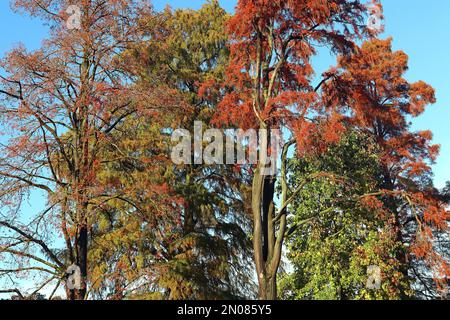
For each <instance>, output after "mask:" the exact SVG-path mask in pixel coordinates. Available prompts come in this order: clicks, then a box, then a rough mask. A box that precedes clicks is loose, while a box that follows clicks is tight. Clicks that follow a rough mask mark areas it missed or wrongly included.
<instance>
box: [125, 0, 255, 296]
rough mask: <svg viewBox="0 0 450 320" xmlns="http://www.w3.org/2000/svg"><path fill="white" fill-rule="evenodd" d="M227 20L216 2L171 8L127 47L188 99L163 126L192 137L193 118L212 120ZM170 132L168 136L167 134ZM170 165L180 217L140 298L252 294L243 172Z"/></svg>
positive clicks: (147, 70)
mask: <svg viewBox="0 0 450 320" xmlns="http://www.w3.org/2000/svg"><path fill="white" fill-rule="evenodd" d="M228 19H229V15H228V14H227V13H226V12H225V10H223V9H222V8H221V7H220V6H219V3H218V1H210V2H208V3H206V4H205V5H203V6H202V8H200V9H199V10H191V9H183V10H182V9H178V10H172V9H170V8H166V9H165V10H164V11H162V12H161V13H160V14H158V17H157V19H150V20H146V21H145V24H146V25H147V29H146V30H147V31H148V34H147V35H148V38H149V40H148V41H146V42H145V43H143V44H138V45H137V46H136V48H135V49H134V50H130V51H129V52H127V55H126V57H125V59H127V61H128V63H129V64H130V63H131V64H133V65H134V68H136V70H137V72H136V74H138V75H139V77H140V80H139V81H142V82H148V83H152V82H153V81H154V79H155V78H156V79H163V80H162V81H163V82H165V83H166V84H167V85H168V86H170V87H171V88H173V89H174V90H177V92H179V94H180V95H182V96H183V97H184V98H185V101H187V103H188V105H189V107H188V108H186V109H185V110H184V111H185V112H182V113H181V114H179V115H177V121H176V122H174V123H172V124H170V123H169V124H167V126H166V128H165V132H167V133H171V132H173V129H176V128H177V127H181V128H188V130H189V131H190V132H191V135H192V136H193V132H192V131H193V130H192V129H193V127H194V121H202V122H203V127H204V129H207V128H208V127H210V122H211V115H212V114H213V112H214V110H215V108H216V106H217V97H219V96H220V94H219V93H218V92H217V90H215V89H214V88H211V87H210V85H213V84H214V83H220V82H221V80H222V79H223V77H224V70H225V66H226V63H227V61H228V49H227V46H226V42H227V36H226V34H225V23H226V21H227V20H228ZM155 26H158V27H155ZM206 87H208V90H206V89H205V88H206ZM175 112H176V111H175ZM137 125H138V126H140V125H141V124H139V123H137ZM164 139H165V140H166V142H170V137H169V136H166V137H165V138H164ZM191 160H192V163H194V161H193V159H191ZM168 167H169V168H170V170H168V171H170V174H169V175H167V180H166V181H167V185H168V186H169V187H170V188H171V189H173V190H174V192H175V193H176V195H177V197H179V198H180V199H182V201H181V203H182V204H181V207H182V209H181V212H180V217H179V222H178V224H176V225H173V229H172V230H171V232H169V233H166V239H165V241H164V243H161V245H160V247H161V248H162V249H163V251H164V253H165V254H164V255H163V257H161V259H160V260H159V261H158V262H157V263H156V264H154V265H153V267H154V269H155V270H160V272H158V273H155V274H154V275H153V283H152V285H153V288H148V287H147V289H149V290H148V291H147V292H145V290H142V291H141V294H140V295H139V297H141V298H143V297H144V298H153V297H155V293H157V294H158V293H159V297H160V298H164V299H183V298H184V299H221V298H222V299H224V298H226V299H228V298H244V297H252V296H254V294H253V290H252V280H251V275H250V264H249V257H251V254H250V248H251V242H250V241H249V237H248V230H249V216H248V214H247V212H248V206H246V201H245V197H246V194H247V190H248V189H247V188H248V183H247V181H246V179H245V175H244V173H243V171H240V170H236V168H233V167H229V166H223V165H202V164H193V165H191V164H181V165H173V164H170V165H168ZM146 241H147V240H145V239H143V242H146ZM144 248H145V246H144Z"/></svg>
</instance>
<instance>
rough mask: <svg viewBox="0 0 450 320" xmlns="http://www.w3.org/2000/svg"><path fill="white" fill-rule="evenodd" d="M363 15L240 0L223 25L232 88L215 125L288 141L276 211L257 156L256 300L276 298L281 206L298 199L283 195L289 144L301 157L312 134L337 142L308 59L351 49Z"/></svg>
mask: <svg viewBox="0 0 450 320" xmlns="http://www.w3.org/2000/svg"><path fill="white" fill-rule="evenodd" d="M365 14H366V9H365V7H364V5H363V4H362V3H360V2H359V1H345V0H333V1H319V0H307V1H304V0H302V1H300V0H298V1H295V0H294V1H282V0H276V1H265V0H240V1H239V2H238V5H237V7H236V14H235V15H234V16H233V18H232V19H231V20H230V22H229V24H228V33H229V36H230V50H231V57H230V64H229V68H228V77H227V85H228V87H229V91H228V94H227V95H226V96H225V97H224V98H223V100H222V102H221V105H220V108H219V114H218V117H217V122H219V123H225V124H232V125H234V126H237V127H240V128H244V129H245V128H253V129H268V130H270V129H274V128H276V129H279V128H281V127H283V132H287V131H289V132H290V138H292V139H293V140H292V141H291V142H290V143H288V144H286V145H285V147H284V150H283V153H282V169H281V171H282V172H281V175H282V177H281V180H280V181H281V182H280V183H281V186H282V195H281V204H280V206H279V208H278V209H279V210H278V211H276V207H277V205H276V203H275V185H276V181H277V177H276V176H265V175H264V174H263V170H264V167H265V164H266V163H267V161H266V160H267V159H265V158H264V157H262V158H260V159H259V161H258V164H257V165H256V167H255V168H254V171H253V177H252V179H253V183H252V213H253V225H254V227H253V248H254V260H255V263H256V270H257V277H258V281H259V297H260V298H261V299H276V298H277V281H276V277H277V271H278V268H279V265H280V260H281V253H282V247H283V240H284V235H285V231H286V213H287V212H286V209H287V207H288V205H289V204H290V202H291V201H292V199H293V197H295V194H293V196H292V197H291V198H288V197H287V188H288V186H287V183H286V176H285V173H286V172H285V161H286V158H287V156H288V155H289V152H288V149H289V146H292V145H293V143H294V142H297V144H298V149H299V152H304V151H306V150H307V149H308V146H309V142H308V139H307V138H310V137H311V136H312V133H313V132H319V131H325V132H324V134H323V136H324V137H325V138H327V140H335V139H336V137H337V135H336V133H337V132H339V130H340V125H339V121H338V120H339V117H338V116H337V113H336V112H332V111H331V110H324V108H322V105H321V104H320V101H319V97H318V94H317V92H318V91H319V90H320V88H321V86H322V84H323V83H324V82H325V81H326V80H327V75H325V78H324V79H323V81H320V82H319V84H318V85H316V86H314V85H313V78H314V77H313V74H314V70H313V67H312V65H311V58H312V57H313V56H314V55H315V54H316V53H317V51H316V45H321V46H324V45H325V46H329V47H330V48H331V50H333V51H335V52H340V53H349V52H351V50H352V48H353V47H354V44H353V42H352V41H353V40H354V39H357V38H361V37H364V36H366V35H368V33H369V31H368V30H367V28H366V27H365V23H364V20H365V19H364V18H365ZM323 111H326V112H325V113H324V112H323ZM311 118H314V119H311ZM261 141H262V143H263V149H264V147H267V144H268V143H270V137H267V136H260V143H261ZM305 147H306V148H305Z"/></svg>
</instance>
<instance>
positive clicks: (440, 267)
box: [324, 39, 449, 291]
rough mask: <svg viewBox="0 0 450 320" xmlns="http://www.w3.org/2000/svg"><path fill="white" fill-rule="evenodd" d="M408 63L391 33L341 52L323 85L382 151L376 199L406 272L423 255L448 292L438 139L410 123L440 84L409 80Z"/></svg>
mask: <svg viewBox="0 0 450 320" xmlns="http://www.w3.org/2000/svg"><path fill="white" fill-rule="evenodd" d="M407 69H408V57H407V55H406V54H405V53H404V52H402V51H393V50H392V39H387V40H373V41H370V42H366V43H364V44H363V45H362V47H361V49H360V50H358V51H357V52H355V53H354V54H352V55H350V56H343V57H341V58H340V59H339V65H338V68H337V69H336V70H334V71H332V72H331V74H332V76H331V77H332V79H333V80H332V81H330V82H329V83H327V85H326V86H325V90H324V91H325V92H326V94H325V95H327V96H328V98H327V99H328V101H329V103H331V104H338V105H340V106H342V107H348V108H349V110H351V113H350V116H349V117H348V119H347V121H348V123H349V124H350V125H351V126H353V127H355V128H357V129H358V130H361V131H363V132H365V133H366V134H367V135H369V136H371V137H373V139H374V140H375V141H376V143H377V144H378V145H379V146H380V148H381V150H382V157H381V160H382V165H383V172H382V179H383V183H382V189H383V190H384V196H383V197H382V199H379V200H376V199H373V201H382V202H383V203H384V204H385V206H386V208H387V209H388V210H389V212H390V215H391V216H392V219H393V221H394V228H395V232H396V239H397V241H398V242H400V243H401V244H402V247H401V248H400V250H398V251H397V258H398V260H399V261H400V262H401V263H402V265H403V269H402V272H403V274H404V276H405V277H409V276H411V275H414V274H416V272H415V271H414V266H413V264H412V263H411V262H412V261H414V259H421V260H425V261H427V263H428V265H429V266H430V268H431V270H432V272H433V274H434V278H435V280H436V284H437V286H438V288H439V289H440V290H441V291H442V290H446V288H447V286H448V284H447V283H446V282H447V281H446V280H445V279H446V278H447V277H448V272H449V271H448V270H449V265H448V261H446V258H445V256H443V255H442V254H440V253H439V250H436V241H435V240H436V238H435V233H436V232H439V231H440V232H448V227H449V225H448V219H449V212H448V211H447V210H446V207H447V204H446V203H445V197H442V195H441V194H440V192H439V191H438V190H436V189H435V188H434V186H433V183H432V179H431V177H432V169H431V164H433V163H434V161H435V159H436V157H437V155H438V152H439V146H437V145H433V144H432V133H431V132H430V131H420V132H412V131H411V130H410V125H411V124H410V122H409V119H410V118H412V117H417V116H419V115H421V114H422V113H423V112H424V111H425V108H426V107H427V106H428V105H430V104H432V103H434V102H435V96H434V89H433V88H432V87H431V86H429V85H428V84H426V83H425V82H423V81H418V82H415V83H409V82H408V81H407V80H406V79H405V78H404V73H405V72H406V70H407ZM331 74H330V75H331Z"/></svg>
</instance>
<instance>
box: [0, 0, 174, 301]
mask: <svg viewBox="0 0 450 320" xmlns="http://www.w3.org/2000/svg"><path fill="white" fill-rule="evenodd" d="M13 4H14V7H15V8H16V9H17V10H23V11H25V12H27V13H29V14H31V15H32V16H37V17H40V18H42V19H44V20H45V21H46V22H47V23H48V24H49V26H50V28H51V36H50V38H49V39H48V40H46V42H45V43H44V44H43V46H42V48H41V49H39V50H36V51H34V52H27V51H26V50H25V49H24V48H22V47H18V48H15V49H13V50H12V51H11V52H10V53H9V54H8V55H7V56H6V57H5V58H4V59H3V60H2V61H1V67H2V69H3V72H4V74H5V75H4V76H2V77H1V82H0V93H1V95H2V101H1V106H0V114H1V120H2V123H3V126H4V128H5V130H6V132H5V134H6V138H7V143H6V144H4V145H2V148H1V151H0V152H1V157H0V176H1V179H2V184H1V193H0V195H1V200H2V202H3V204H4V205H5V206H8V207H10V208H12V209H14V208H17V209H19V208H20V205H21V200H22V197H23V196H25V195H26V194H30V193H33V192H36V190H38V191H41V192H42V193H43V194H44V195H45V196H46V197H47V202H48V207H47V209H46V210H45V211H44V212H42V213H38V214H35V215H34V216H33V219H32V221H31V223H30V224H29V225H28V226H23V225H21V224H19V222H18V217H17V216H16V215H14V211H12V212H11V213H10V214H9V215H8V216H7V217H5V219H3V218H2V221H1V226H2V227H4V228H7V229H8V230H9V233H8V234H7V235H6V236H5V237H4V238H3V239H2V242H3V243H2V246H1V253H2V255H6V256H8V257H9V258H10V259H9V261H10V262H11V263H12V264H13V265H16V266H17V268H13V269H12V270H10V271H11V273H15V272H22V271H24V270H25V271H38V272H40V274H48V275H49V276H48V277H45V281H44V282H43V283H42V284H41V285H39V286H37V289H36V290H37V291H39V290H40V289H42V287H43V286H45V285H48V284H49V283H52V281H53V280H56V281H57V286H59V284H60V283H61V281H63V280H64V279H65V277H66V274H65V273H66V270H67V268H68V267H69V266H70V265H75V266H78V267H79V268H80V271H81V283H80V286H79V287H77V288H75V289H73V290H72V288H70V287H68V286H66V292H67V296H68V298H70V299H85V298H86V296H87V292H88V291H87V284H88V281H89V280H88V276H89V275H88V266H89V264H88V251H89V241H90V236H91V234H90V233H91V231H92V228H93V225H94V223H96V222H95V221H93V218H94V215H95V213H96V212H97V210H99V208H100V209H101V205H100V204H102V205H106V204H110V203H111V201H116V202H117V201H123V202H127V203H128V201H127V199H126V196H124V195H123V194H122V190H117V189H114V188H109V189H107V191H110V192H113V193H112V194H111V193H105V192H104V191H105V189H106V188H104V186H103V185H102V184H101V183H100V181H99V179H97V176H96V172H97V171H99V170H100V169H101V168H103V167H104V166H106V163H107V165H110V164H111V163H112V162H114V161H115V159H112V158H107V159H105V158H102V157H103V156H105V155H110V154H111V152H110V151H111V149H113V150H114V148H115V145H114V141H113V136H112V135H111V133H112V132H113V131H114V130H116V129H117V128H118V126H119V125H120V124H121V123H122V122H123V121H124V120H125V119H126V118H128V117H130V116H132V115H139V116H155V118H156V117H157V116H156V114H157V113H158V111H160V110H162V108H165V107H167V108H170V107H171V102H172V103H173V104H172V105H175V104H176V105H180V103H179V101H177V98H176V97H177V95H176V94H174V92H173V91H171V90H170V89H168V88H166V89H158V88H156V87H154V86H146V87H142V86H139V85H133V84H132V82H131V81H130V80H131V79H130V77H129V76H127V73H126V68H125V66H123V65H121V64H120V60H118V59H116V56H117V55H118V54H120V53H121V52H123V51H124V50H126V49H127V48H130V46H131V44H132V43H134V42H136V41H140V40H142V37H143V34H142V32H140V30H141V29H140V28H141V26H140V25H139V21H138V20H139V19H140V18H142V17H144V16H147V15H151V14H152V12H151V7H150V6H148V5H144V4H142V3H140V2H139V1H134V0H128V1H115V0H108V1H104V0H78V1H65V0H63V1H59V0H58V1H57V0H49V1H45V2H44V3H42V1H37V0H16V1H14V3H13ZM69 6H72V7H70V8H71V9H73V10H74V11H71V10H68V9H70V8H69ZM68 22H70V23H68ZM164 97H165V98H164ZM115 151H116V152H120V150H115ZM133 192H134V191H133ZM42 221H45V222H46V223H45V224H44V223H43V222H42ZM52 231H54V232H60V233H62V235H63V239H64V240H63V242H64V249H63V250H62V251H60V252H58V250H56V249H52V248H51V247H50V245H49V243H50V242H49V239H50V238H51V232H52ZM11 233H12V234H13V236H11ZM36 249H38V250H40V251H42V254H40V253H39V252H38V251H36ZM23 263H25V264H26V265H29V266H28V267H26V266H25V267H22V264H23ZM42 266H44V267H42Z"/></svg>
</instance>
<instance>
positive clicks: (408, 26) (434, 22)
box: [0, 0, 450, 187]
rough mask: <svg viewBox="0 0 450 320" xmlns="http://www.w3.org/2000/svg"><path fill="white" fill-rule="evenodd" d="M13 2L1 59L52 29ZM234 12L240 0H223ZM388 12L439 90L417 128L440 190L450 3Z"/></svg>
mask: <svg viewBox="0 0 450 320" xmlns="http://www.w3.org/2000/svg"><path fill="white" fill-rule="evenodd" d="M204 2H205V1H204V0H189V1H186V0H155V1H154V2H153V3H154V5H155V7H156V8H157V9H162V8H164V6H165V5H167V4H170V5H171V6H172V7H191V8H199V7H200V6H201V5H202V3H204ZM8 3H9V1H8V0H0V30H2V32H1V35H0V55H1V56H2V55H3V54H4V53H5V52H6V51H7V50H9V49H10V48H11V47H12V46H14V45H15V44H17V43H20V42H21V43H24V44H25V45H26V46H27V47H28V48H29V49H34V48H37V47H39V45H40V43H41V40H42V39H43V38H44V37H45V36H46V32H47V30H46V29H45V28H44V27H43V26H42V25H41V23H40V21H38V20H33V19H30V18H28V17H23V16H20V15H17V14H14V13H13V12H12V11H11V10H10V8H9V4H8ZM220 3H221V4H222V6H223V7H225V8H226V9H227V10H228V11H230V12H231V11H232V10H233V8H234V5H235V3H236V1H235V0H222V1H220ZM382 3H383V6H384V13H385V17H386V20H385V25H386V34H385V36H386V37H387V36H393V37H394V47H395V49H401V50H403V51H405V52H406V53H407V54H408V55H409V57H410V62H409V66H410V70H409V72H408V74H407V78H408V79H409V80H410V81H417V80H424V81H426V82H428V83H430V84H431V85H432V86H433V87H434V88H435V89H436V92H437V100H438V102H437V103H436V104H435V105H433V106H431V107H430V108H429V109H428V111H427V112H426V113H425V114H424V115H422V116H421V117H420V118H418V119H414V120H413V126H414V128H415V129H418V130H419V129H420V130H424V129H431V130H432V131H433V132H434V137H435V139H434V141H435V143H438V144H441V146H442V149H441V156H440V157H439V159H438V161H437V164H436V165H435V168H434V171H435V182H436V185H437V186H439V187H442V186H444V184H445V181H447V180H450V165H449V164H450V123H449V120H450V90H449V89H450V88H449V87H450V81H449V75H450V40H449V34H450V1H449V0H432V1H428V2H426V1H423V0H382ZM317 64H318V65H319V66H321V67H323V68H327V67H328V66H330V65H332V64H333V60H332V59H330V57H324V58H323V59H321V60H319V61H317Z"/></svg>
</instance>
